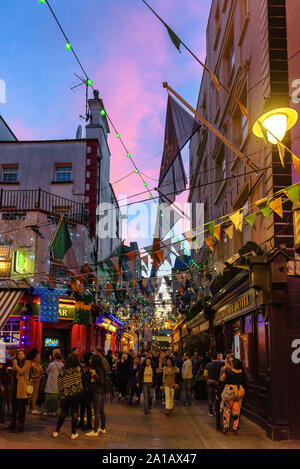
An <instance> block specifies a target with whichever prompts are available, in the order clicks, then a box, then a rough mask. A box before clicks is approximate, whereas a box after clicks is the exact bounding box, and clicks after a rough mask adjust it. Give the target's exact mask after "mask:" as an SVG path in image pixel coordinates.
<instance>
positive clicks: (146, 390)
mask: <svg viewBox="0 0 300 469" xmlns="http://www.w3.org/2000/svg"><path fill="white" fill-rule="evenodd" d="M143 396H144V411H145V412H149V409H151V407H152V383H144V384H143Z"/></svg>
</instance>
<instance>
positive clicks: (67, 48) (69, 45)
mask: <svg viewBox="0 0 300 469" xmlns="http://www.w3.org/2000/svg"><path fill="white" fill-rule="evenodd" d="M65 48H66V50H71V44H70V43H69V42H67V43H66V45H65Z"/></svg>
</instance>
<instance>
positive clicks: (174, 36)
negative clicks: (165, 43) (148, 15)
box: [165, 23, 181, 52]
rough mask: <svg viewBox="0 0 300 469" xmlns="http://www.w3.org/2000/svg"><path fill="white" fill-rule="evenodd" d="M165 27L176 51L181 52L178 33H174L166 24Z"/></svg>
mask: <svg viewBox="0 0 300 469" xmlns="http://www.w3.org/2000/svg"><path fill="white" fill-rule="evenodd" d="M165 26H166V28H167V31H168V34H169V36H170V39H171V41H172V42H173V44H174V46H175V47H176V49H178V51H179V52H180V44H181V40H180V38H179V37H178V36H177V34H176V33H174V31H172V29H171V28H169V26H168V25H167V24H166V23H165Z"/></svg>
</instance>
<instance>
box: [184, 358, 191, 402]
mask: <svg viewBox="0 0 300 469" xmlns="http://www.w3.org/2000/svg"><path fill="white" fill-rule="evenodd" d="M182 379H183V386H184V390H185V402H184V404H183V405H192V379H193V365H192V360H191V357H190V354H187V353H184V354H183V365H182Z"/></svg>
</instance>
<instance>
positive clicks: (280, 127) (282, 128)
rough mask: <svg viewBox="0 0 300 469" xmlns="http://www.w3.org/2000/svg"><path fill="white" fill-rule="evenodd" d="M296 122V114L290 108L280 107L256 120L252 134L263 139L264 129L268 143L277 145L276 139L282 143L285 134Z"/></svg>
mask: <svg viewBox="0 0 300 469" xmlns="http://www.w3.org/2000/svg"><path fill="white" fill-rule="evenodd" d="M297 120H298V113H297V111H295V110H294V109H292V108H289V107H280V108H277V109H273V110H272V111H269V112H266V113H265V114H263V115H262V116H261V117H259V118H258V119H257V121H256V122H255V124H254V126H253V133H254V135H256V137H259V138H264V130H263V129H266V134H267V137H268V140H269V142H270V143H273V144H277V139H278V140H279V141H282V140H283V139H284V136H285V134H286V132H287V131H288V130H290V129H291V128H292V127H293V126H294V125H295V124H296V122H297ZM271 134H272V135H271ZM275 137H277V139H276V138H275Z"/></svg>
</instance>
